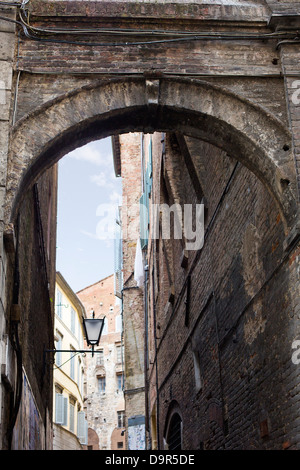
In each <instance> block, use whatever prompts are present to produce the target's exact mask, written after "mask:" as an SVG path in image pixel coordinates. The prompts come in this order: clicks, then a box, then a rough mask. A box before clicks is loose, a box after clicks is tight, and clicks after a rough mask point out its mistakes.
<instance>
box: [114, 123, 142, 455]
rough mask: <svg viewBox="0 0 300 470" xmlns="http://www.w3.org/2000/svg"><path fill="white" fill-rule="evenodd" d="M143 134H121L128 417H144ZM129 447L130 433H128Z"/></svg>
mask: <svg viewBox="0 0 300 470" xmlns="http://www.w3.org/2000/svg"><path fill="white" fill-rule="evenodd" d="M141 144H142V141H141V135H140V134H139V133H137V132H134V133H131V134H125V135H121V136H119V146H120V156H121V176H122V216H121V217H122V239H123V312H124V313H123V315H124V317H123V318H124V348H125V349H124V351H125V390H124V394H125V411H126V430H127V431H128V420H129V419H133V418H134V417H135V416H145V397H144V387H145V379H144V335H145V325H144V301H143V290H144V288H143V285H141V286H140V288H137V285H136V281H135V280H134V269H135V268H134V266H135V256H136V244H137V236H139V224H140V219H139V201H140V197H141V194H142V179H141V156H142V148H141ZM126 448H128V432H126Z"/></svg>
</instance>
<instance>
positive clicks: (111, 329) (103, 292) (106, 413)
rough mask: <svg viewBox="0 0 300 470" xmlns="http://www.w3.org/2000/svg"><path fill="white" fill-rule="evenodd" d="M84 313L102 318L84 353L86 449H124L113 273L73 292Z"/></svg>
mask: <svg viewBox="0 0 300 470" xmlns="http://www.w3.org/2000/svg"><path fill="white" fill-rule="evenodd" d="M77 295H78V297H79V298H80V300H81V302H82V304H83V305H84V306H85V309H86V312H87V316H89V315H91V313H92V312H94V314H95V318H104V317H105V324H104V328H103V331H102V335H101V338H100V343H99V346H98V347H96V349H95V354H94V356H93V357H91V355H89V356H87V357H86V371H85V402H84V409H85V411H86V414H87V419H88V443H87V449H88V450H125V412H124V411H125V407H124V394H123V388H124V368H123V335H122V331H123V329H122V311H121V308H120V307H121V303H120V301H119V299H118V298H117V297H116V296H115V291H114V275H111V276H108V277H106V278H104V279H101V280H100V281H99V282H96V283H95V284H92V285H91V286H88V287H86V288H84V289H82V290H81V291H79V292H77Z"/></svg>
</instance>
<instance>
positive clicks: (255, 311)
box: [149, 139, 300, 449]
mask: <svg viewBox="0 0 300 470" xmlns="http://www.w3.org/2000/svg"><path fill="white" fill-rule="evenodd" d="M186 141H187V144H188V148H189V150H190V153H191V155H192V157H193V161H194V164H195V167H196V168H197V174H198V176H199V180H200V181H201V185H202V189H203V192H204V195H205V199H206V204H207V219H206V239H205V243H204V247H203V249H202V250H201V252H199V253H197V254H192V256H191V258H190V257H189V259H188V267H187V268H186V269H185V270H184V269H183V268H182V267H181V265H180V259H181V258H180V257H179V256H174V258H173V263H174V273H175V285H176V295H175V301H174V304H173V306H171V305H169V308H166V303H165V298H164V289H165V287H164V283H165V281H166V278H160V279H159V283H158V301H157V303H156V309H157V310H156V320H157V322H159V323H160V324H159V326H160V328H159V330H157V331H156V334H157V343H158V352H157V354H158V389H159V408H160V413H159V415H160V423H159V424H160V431H161V434H160V440H161V446H162V437H163V431H164V429H165V426H166V416H167V412H168V409H169V406H170V405H171V404H172V403H173V402H174V401H177V402H178V404H179V406H180V409H181V413H182V418H183V446H184V448H186V449H187V448H188V449H199V448H206V449H222V448H228V449H283V448H292V449H298V448H299V445H300V444H299V440H298V437H297V435H299V429H298V428H297V406H298V405H297V403H298V402H297V400H298V399H297V395H298V394H299V390H298V389H297V387H298V381H299V366H297V365H296V364H293V363H292V361H291V356H292V342H293V341H294V340H295V339H296V338H297V337H299V336H297V335H299V325H298V309H299V273H298V272H297V259H299V258H297V256H299V255H297V253H298V252H297V250H296V247H294V248H293V249H292V251H291V252H290V253H286V252H285V251H284V248H283V246H284V245H283V241H284V229H283V225H282V222H281V220H280V215H279V212H278V208H277V206H276V204H275V203H274V201H273V200H272V198H270V196H269V193H268V192H267V191H266V189H265V188H264V187H263V185H262V184H261V183H260V182H259V181H258V180H257V178H256V177H255V176H254V175H253V174H251V173H250V172H249V170H247V169H246V168H245V167H243V166H241V165H240V164H238V165H236V162H235V161H234V160H233V159H232V158H230V157H228V156H226V154H225V153H224V152H221V151H220V150H218V149H216V148H214V147H213V146H211V145H209V144H206V143H204V142H199V141H197V140H194V139H187V140H186ZM166 152H167V155H166V156H165V158H164V161H165V162H168V168H169V170H168V174H169V175H171V174H172V175H173V187H174V188H177V189H180V188H182V186H183V187H185V188H189V189H188V190H187V193H189V197H188V198H187V194H186V195H185V196H184V197H185V198H186V199H184V200H190V201H191V200H192V199H193V193H192V191H191V187H192V182H191V180H190V179H189V178H188V176H187V175H186V172H185V170H183V171H182V172H181V174H180V175H178V173H177V177H176V158H175V163H174V158H173V155H174V152H175V153H177V152H178V149H177V148H176V147H174V146H173V148H170V146H169V147H168V146H166ZM160 156H161V154H160V153H159V154H158V155H156V156H155V158H154V165H157V166H158V167H159V168H160V165H161V163H160ZM175 157H176V155H175ZM173 163H174V165H175V168H171V167H172V165H173ZM157 166H156V169H155V166H154V175H156V174H157V172H158V173H159V169H157ZM161 178H162V176H161ZM156 181H157V180H156ZM160 189H161V184H159V183H158V184H156V183H155V184H154V189H153V194H159V193H160ZM159 244H160V245H161V244H162V240H160V241H159ZM176 245H178V246H180V243H179V242H178V241H173V253H175V252H176ZM181 248H182V247H181V246H180V249H179V252H180V251H181ZM169 261H170V257H169ZM151 262H152V261H151V260H150V270H151V269H152V265H151ZM183 271H184V279H185V280H186V276H187V274H191V285H190V296H189V299H188V298H187V293H186V284H185V282H183V276H182V272H183ZM160 287H161V288H160ZM151 288H152V286H151V287H150V289H151ZM160 297H162V299H161V300H160ZM186 301H187V302H188V304H189V311H188V317H187V310H186V303H185V302H186ZM152 347H153V346H152ZM195 352H198V353H199V358H200V371H201V381H202V387H201V389H200V390H197V388H196V383H195V366H194V362H193V356H194V353H195ZM151 357H152V358H153V357H154V356H153V350H152V356H151ZM149 373H150V377H151V380H152V381H151V383H152V390H151V391H150V394H151V397H152V404H153V403H154V400H155V398H156V393H155V387H154V385H153V384H154V378H155V371H154V368H153V370H151V368H150V371H149ZM183 384H184V387H183ZM297 433H298V434H297Z"/></svg>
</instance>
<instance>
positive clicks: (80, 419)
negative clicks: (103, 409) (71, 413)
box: [77, 411, 88, 445]
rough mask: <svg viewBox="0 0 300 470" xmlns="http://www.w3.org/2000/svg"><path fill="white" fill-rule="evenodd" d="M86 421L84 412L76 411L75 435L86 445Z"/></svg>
mask: <svg viewBox="0 0 300 470" xmlns="http://www.w3.org/2000/svg"><path fill="white" fill-rule="evenodd" d="M87 431H88V423H87V420H86V419H85V412H84V411H78V414H77V437H78V439H79V440H80V442H81V444H82V445H87V442H88V441H87Z"/></svg>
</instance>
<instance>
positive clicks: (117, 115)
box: [5, 78, 297, 230]
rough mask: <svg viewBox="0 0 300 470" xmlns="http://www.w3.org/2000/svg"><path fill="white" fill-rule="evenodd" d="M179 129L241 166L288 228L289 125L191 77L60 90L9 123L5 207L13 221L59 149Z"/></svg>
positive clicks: (292, 184)
mask: <svg viewBox="0 0 300 470" xmlns="http://www.w3.org/2000/svg"><path fill="white" fill-rule="evenodd" d="M160 130H161V131H168V130H172V131H180V132H181V133H183V134H186V135H188V136H192V137H196V138H200V139H203V140H205V141H208V142H210V143H212V144H214V145H216V146H218V147H220V148H222V149H223V150H225V151H226V152H227V153H228V154H229V155H231V156H233V157H234V158H236V159H237V160H239V161H241V162H242V163H243V164H244V165H245V166H247V167H248V168H249V169H250V170H251V171H252V172H254V173H255V174H256V175H257V177H258V178H259V179H260V180H261V181H262V182H263V183H264V184H265V185H266V187H267V188H268V189H269V191H270V192H271V193H272V194H273V196H274V197H275V199H276V201H277V203H278V204H279V208H280V211H281V214H282V216H283V220H284V221H285V224H286V229H287V230H289V229H291V228H292V227H293V224H294V222H295V221H296V214H297V210H296V209H297V202H296V201H297V196H296V175H295V167H294V162H293V156H292V150H291V148H292V142H291V134H290V132H289V130H288V129H287V128H286V127H285V126H284V125H283V124H282V123H281V122H280V121H279V120H278V119H277V118H275V117H274V116H273V115H272V114H270V113H269V112H267V111H266V110H264V109H263V108H262V107H260V106H258V105H256V104H253V103H252V102H250V101H249V100H247V99H244V98H241V97H239V96H238V95H236V94H234V93H232V92H228V91H227V90H224V89H222V88H220V87H218V86H215V85H212V84H208V83H206V82H202V81H198V80H192V79H187V80H186V79H185V80H181V79H167V78H163V79H162V78H160V79H152V78H151V79H146V78H127V79H123V80H120V79H117V80H109V81H106V82H103V81H101V82H100V81H97V82H94V83H93V84H90V85H88V86H84V87H81V88H79V89H76V90H74V91H72V92H70V93H67V94H65V95H63V96H59V97H57V98H55V99H54V100H51V101H49V102H47V103H45V104H44V105H42V106H40V107H39V108H36V109H35V110H34V111H33V112H32V113H30V114H28V115H26V116H24V117H23V118H22V119H21V120H20V121H18V123H17V124H16V126H15V127H14V128H13V130H12V133H11V139H10V151H9V160H8V178H7V180H8V184H7V198H6V207H5V218H6V219H5V220H6V223H7V224H10V223H13V222H14V219H15V216H16V214H17V210H18V207H19V204H20V202H21V200H22V195H23V194H24V192H25V190H26V189H28V188H29V187H30V185H32V183H33V182H34V181H35V180H36V179H37V178H38V176H39V175H40V174H41V173H42V172H43V171H44V170H46V169H47V168H49V167H50V166H51V165H53V164H54V163H55V162H57V161H58V160H59V159H60V158H61V157H62V156H63V155H65V154H66V153H68V152H69V151H71V150H73V149H75V148H76V147H78V146H81V145H84V144H85V143H87V142H89V141H92V140H96V139H100V138H103V137H107V136H109V135H112V134H121V133H127V132H130V131H143V132H154V131H160Z"/></svg>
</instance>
